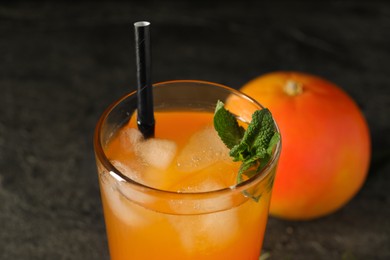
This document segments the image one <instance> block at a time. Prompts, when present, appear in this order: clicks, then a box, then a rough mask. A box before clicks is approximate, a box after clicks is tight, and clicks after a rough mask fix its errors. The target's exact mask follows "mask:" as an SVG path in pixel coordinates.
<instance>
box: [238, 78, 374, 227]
mask: <svg viewBox="0 0 390 260" xmlns="http://www.w3.org/2000/svg"><path fill="white" fill-rule="evenodd" d="M241 91H242V92H244V93H246V94H248V95H249V96H251V97H253V98H254V99H256V100H257V101H259V102H260V103H261V104H262V105H263V106H265V107H267V108H269V109H270V111H271V112H272V114H273V116H274V118H275V120H276V122H277V123H278V125H279V128H280V131H281V136H282V153H281V157H280V161H279V166H278V170H277V174H276V179H275V183H274V188H273V193H272V199H271V206H270V213H271V215H273V216H276V217H280V218H284V219H290V220H307V219H313V218H317V217H321V216H324V215H327V214H330V213H332V212H334V211H336V210H338V209H340V208H341V207H342V206H344V205H345V204H346V203H347V202H348V201H350V200H351V199H352V198H353V197H354V195H355V194H356V193H357V192H358V191H359V190H360V188H361V187H362V185H363V183H364V181H365V179H366V176H367V172H368V167H369V163H370V155H371V143H370V134H369V129H368V125H367V123H366V120H365V119H364V117H363V114H362V112H361V111H360V109H359V108H358V106H357V105H356V103H355V102H354V101H353V100H352V98H351V97H350V96H348V95H347V94H346V93H345V92H344V91H343V90H342V89H341V88H339V87H338V86H336V85H335V84H333V83H332V82H329V81H327V80H325V79H322V78H320V77H318V76H313V75H309V74H304V73H299V72H273V73H269V74H266V75H263V76H260V77H258V78H255V79H254V80H252V81H250V82H249V83H247V84H246V85H244V86H243V87H242V89H241Z"/></svg>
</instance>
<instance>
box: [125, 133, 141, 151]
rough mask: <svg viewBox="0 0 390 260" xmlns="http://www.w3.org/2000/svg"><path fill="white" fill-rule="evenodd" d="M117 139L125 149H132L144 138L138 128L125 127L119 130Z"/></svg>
mask: <svg viewBox="0 0 390 260" xmlns="http://www.w3.org/2000/svg"><path fill="white" fill-rule="evenodd" d="M119 140H120V143H121V145H122V147H123V148H124V149H125V150H127V151H130V150H131V151H132V150H134V149H135V148H136V147H137V146H138V144H139V143H140V142H141V141H143V140H144V137H143V135H142V133H141V132H140V131H139V130H138V129H135V128H125V129H123V131H121V132H120V134H119Z"/></svg>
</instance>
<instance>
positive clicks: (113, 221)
mask: <svg viewBox="0 0 390 260" xmlns="http://www.w3.org/2000/svg"><path fill="white" fill-rule="evenodd" d="M155 118H156V122H157V123H156V134H155V138H153V139H148V140H143V138H142V136H141V135H140V133H139V132H137V130H135V129H136V127H135V125H136V124H135V122H134V120H131V121H130V123H129V124H128V125H126V126H125V127H124V128H123V129H121V130H120V131H119V133H118V134H117V135H116V136H115V137H114V138H113V139H112V140H111V142H110V143H109V144H108V145H107V147H106V148H105V153H106V155H107V157H108V158H109V160H110V161H111V163H112V164H113V165H114V166H115V167H116V168H117V169H118V170H120V171H121V172H122V173H124V174H125V175H127V176H128V177H129V178H131V179H133V180H135V181H137V182H139V183H142V184H144V185H146V186H150V187H153V188H157V189H162V190H169V191H176V192H181V193H186V192H203V191H212V190H219V189H222V188H226V187H230V186H232V185H234V184H236V174H237V172H238V168H239V167H240V164H239V163H237V162H232V160H231V158H230V157H229V155H228V153H229V150H228V149H227V148H226V147H225V145H224V144H223V143H222V141H221V140H220V139H219V137H218V135H217V133H216V132H215V130H214V128H213V126H212V122H213V114H212V113H206V112H156V113H155ZM99 171H100V174H99V176H100V185H101V191H102V201H103V206H104V211H105V221H106V227H107V233H108V238H109V248H110V255H111V259H112V260H117V259H213V260H217V259H224V260H226V259H244V260H245V259H258V257H259V254H260V250H261V244H262V240H263V235H264V230H265V225H266V220H267V214H268V205H269V197H270V189H268V188H267V187H269V183H270V182H272V177H273V173H272V174H270V176H269V178H268V177H267V178H266V179H265V180H264V181H262V182H261V183H260V184H259V185H257V186H256V187H254V189H255V190H257V191H258V192H259V193H260V194H261V196H260V199H259V200H258V201H255V200H253V199H249V198H245V197H244V195H243V194H242V193H238V196H241V197H243V198H244V199H243V200H242V202H240V203H239V204H236V205H234V203H232V206H231V207H229V208H227V209H224V210H220V211H216V212H207V213H206V214H189V215H180V214H167V213H163V212H159V209H158V205H157V208H153V209H150V208H148V207H147V206H145V205H140V203H134V201H133V200H132V195H134V194H130V195H129V193H128V190H126V187H122V186H121V184H120V182H118V181H117V180H116V179H115V178H113V177H112V176H110V174H109V173H108V172H107V171H104V170H103V169H102V168H100V169H99ZM271 185H272V184H271ZM232 200H233V197H229V196H228V195H225V197H223V198H221V200H220V201H221V203H226V201H232ZM214 203H215V201H214ZM217 203H218V201H217ZM156 204H157V203H156ZM171 206H172V208H173V210H174V209H175V207H183V205H181V204H180V201H172V205H171ZM196 207H199V208H202V207H204V208H207V207H208V204H207V201H206V200H205V202H204V204H202V203H198V204H196Z"/></svg>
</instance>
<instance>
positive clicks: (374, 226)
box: [0, 0, 390, 260]
mask: <svg viewBox="0 0 390 260" xmlns="http://www.w3.org/2000/svg"><path fill="white" fill-rule="evenodd" d="M137 2H138V1H137ZM137 2H134V3H131V2H128V3H126V2H110V3H108V2H107V3H104V2H97V3H95V2H80V3H74V4H67V3H66V2H65V1H64V2H49V1H48V2H45V1H43V2H35V3H33V2H32V1H31V2H28V1H25V2H23V1H22V2H20V1H17V2H12V1H9V2H8V1H7V2H5V3H4V2H3V3H1V4H0V57H1V58H0V90H1V93H0V259H108V250H107V246H106V238H105V229H104V219H103V215H102V209H101V203H100V197H99V196H100V195H99V187H98V182H97V175H96V169H95V161H94V155H93V147H92V135H93V130H94V126H95V123H96V121H97V119H98V117H99V116H100V114H101V113H102V111H103V109H104V108H105V107H106V106H107V105H108V104H110V103H111V102H112V101H113V100H115V99H117V98H119V97H120V96H122V95H123V94H125V93H127V92H129V91H130V90H132V89H134V87H135V84H136V77H135V53H134V42H133V29H132V23H133V22H134V21H138V20H149V21H151V22H152V40H153V49H152V51H153V81H155V82H157V81H162V80H170V79H202V80H208V81H214V82H219V83H223V84H226V85H229V86H232V87H235V88H239V87H241V86H242V85H243V84H245V83H246V82H247V81H249V80H250V79H252V78H254V77H256V76H259V75H261V74H264V73H266V72H271V71H276V70H294V71H302V72H307V73H311V74H315V75H319V76H322V77H324V78H327V79H328V80H330V81H333V82H334V83H336V84H338V85H339V86H340V87H342V88H343V89H344V90H345V91H346V92H347V93H348V94H349V95H350V96H351V97H352V98H354V99H355V100H356V102H357V103H358V104H359V107H360V108H361V109H362V111H363V113H364V115H365V116H366V118H367V120H368V123H369V126H370V131H371V135H372V147H373V150H372V162H371V167H370V171H369V175H368V178H367V181H366V183H365V185H364V186H363V188H362V189H361V191H360V192H359V193H358V194H357V196H356V197H354V199H353V200H352V201H351V202H350V203H348V205H346V206H345V207H344V208H342V209H341V210H339V211H337V212H336V213H334V214H332V215H329V216H327V217H323V218H320V219H317V220H312V221H306V222H289V221H283V220H279V219H275V218H271V219H270V220H269V223H268V227H267V233H266V239H265V244H264V248H263V249H264V252H265V253H266V254H265V257H264V258H267V256H268V258H267V259H300V260H301V259H345V260H347V259H348V260H349V259H390V239H389V236H390V195H389V194H390V192H389V188H390V186H389V184H390V177H389V170H390V160H389V159H390V148H389V147H390V138H389V136H390V122H389V121H390V120H389V112H390V111H389V108H390V91H389V90H390V68H389V61H390V3H389V2H388V1H386V0H383V1H317V2H316V1H257V2H245V1H242V3H240V2H238V1H237V2H229V1H194V2H189V3H184V2H179V1H178V2H177V3H176V2H173V1H153V2H147V1H144V2H142V3H137Z"/></svg>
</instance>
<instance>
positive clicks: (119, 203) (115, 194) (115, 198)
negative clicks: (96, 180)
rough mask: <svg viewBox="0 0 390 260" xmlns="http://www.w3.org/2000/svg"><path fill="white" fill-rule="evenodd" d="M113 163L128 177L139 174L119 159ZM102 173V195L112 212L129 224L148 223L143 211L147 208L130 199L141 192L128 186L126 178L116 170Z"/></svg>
mask: <svg viewBox="0 0 390 260" xmlns="http://www.w3.org/2000/svg"><path fill="white" fill-rule="evenodd" d="M111 163H112V164H113V165H114V166H115V167H116V168H117V169H118V170H120V171H121V172H122V173H123V174H125V175H126V176H127V177H129V178H130V176H133V177H132V179H134V178H136V176H137V174H135V173H134V172H131V170H129V168H128V167H126V166H125V165H124V164H122V163H120V162H118V161H112V162H111ZM102 174H103V175H104V176H103V177H101V178H102V179H103V180H102V181H101V189H102V195H103V197H104V198H105V199H106V202H107V206H108V207H109V208H110V209H111V211H112V213H113V214H114V215H115V216H116V217H117V218H119V219H120V220H121V221H123V222H124V223H126V224H127V225H129V226H134V227H137V226H143V225H146V220H145V218H144V217H143V216H144V215H145V214H144V213H143V212H142V211H143V210H145V209H144V208H142V207H140V206H138V205H137V204H135V203H133V202H132V201H131V200H130V199H129V198H133V199H134V198H135V197H134V196H139V194H136V193H134V192H132V191H131V189H129V188H128V187H126V183H125V182H124V180H123V179H122V178H120V177H119V176H118V175H116V174H115V173H114V172H108V171H107V170H103V173H102ZM124 195H126V196H124Z"/></svg>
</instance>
